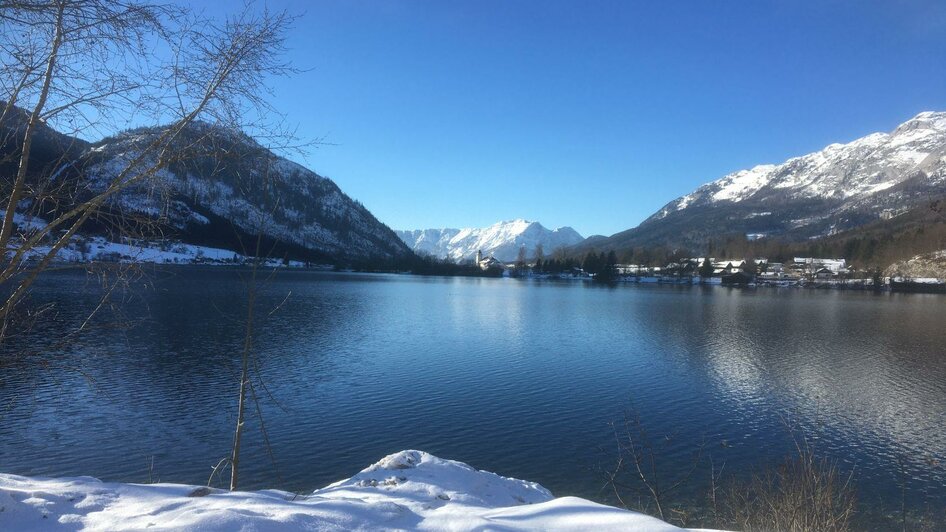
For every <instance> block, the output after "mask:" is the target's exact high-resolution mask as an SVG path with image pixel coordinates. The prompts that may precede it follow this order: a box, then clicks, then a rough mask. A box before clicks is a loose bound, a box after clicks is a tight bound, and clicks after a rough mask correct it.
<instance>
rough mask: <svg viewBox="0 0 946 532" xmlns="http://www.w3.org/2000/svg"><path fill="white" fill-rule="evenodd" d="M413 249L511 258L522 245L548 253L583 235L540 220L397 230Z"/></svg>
mask: <svg viewBox="0 0 946 532" xmlns="http://www.w3.org/2000/svg"><path fill="white" fill-rule="evenodd" d="M396 233H397V235H398V236H399V237H400V238H401V240H403V241H404V242H405V243H406V244H407V245H408V246H409V247H410V248H411V249H413V250H414V252H415V253H418V254H425V255H431V256H434V257H438V258H449V259H452V260H455V261H461V260H467V259H472V258H474V257H475V256H476V252H477V251H482V252H483V254H484V255H493V256H494V257H496V258H497V259H499V260H501V261H506V262H510V261H514V260H516V256H517V255H518V254H519V249H520V248H521V247H523V246H525V248H526V252H527V254H528V256H529V257H532V256H533V253H534V252H535V247H536V245H537V244H542V248H543V249H544V252H545V253H546V254H547V255H548V254H551V253H552V252H553V251H554V250H555V249H557V248H560V247H565V246H572V245H575V244H577V243H579V242H581V241H582V240H584V238H583V237H582V236H581V235H580V234H578V232H577V231H575V230H574V229H572V228H571V227H559V228H558V229H555V230H549V229H546V228H545V227H543V226H542V224H540V223H539V222H530V221H527V220H522V219H519V220H512V221H508V222H498V223H495V224H493V225H491V226H489V227H484V228H479V229H419V230H415V231H396Z"/></svg>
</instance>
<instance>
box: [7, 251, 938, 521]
mask: <svg viewBox="0 0 946 532" xmlns="http://www.w3.org/2000/svg"><path fill="white" fill-rule="evenodd" d="M96 292H97V289H96V287H95V285H92V284H87V283H84V282H83V278H82V277H80V276H77V275H74V274H61V275H52V276H49V277H48V278H46V279H45V280H44V281H43V283H42V285H41V286H40V289H39V291H38V293H37V298H38V299H40V300H43V299H45V300H55V301H58V302H59V310H58V314H57V315H56V318H55V320H54V321H52V322H50V323H48V324H46V325H44V330H43V331H42V333H43V334H42V335H39V336H34V337H32V338H30V339H29V342H30V345H31V346H33V347H35V346H37V345H39V344H40V343H41V342H44V341H45V342H50V341H52V339H54V338H56V337H58V336H59V335H60V334H61V332H62V331H65V330H67V327H68V326H69V325H70V324H73V323H74V322H75V320H77V319H81V317H82V316H83V311H84V310H85V309H86V308H87V305H88V304H89V303H91V302H92V301H94V300H95V296H96ZM288 293H291V296H290V298H289V299H288V301H287V302H286V304H285V305H283V306H282V307H280V308H279V310H278V312H276V313H275V314H273V315H272V316H270V317H269V318H267V319H265V321H264V322H263V323H262V324H261V326H260V329H259V337H258V341H257V345H258V349H259V356H260V371H261V376H262V381H263V382H264V383H265V385H266V391H265V393H263V394H262V395H263V397H262V398H261V403H262V408H263V413H264V416H265V422H266V428H267V429H268V434H269V438H270V441H271V444H272V449H273V454H274V456H275V458H276V464H275V466H274V465H273V464H272V463H270V461H269V460H268V458H267V457H266V456H267V455H266V452H265V448H264V445H263V440H262V438H261V436H260V431H259V426H258V425H259V424H258V420H255V419H254V420H252V422H253V423H255V424H256V426H254V427H251V428H250V430H249V435H248V438H247V439H248V441H247V442H246V443H245V449H246V452H247V453H249V454H247V455H246V456H249V457H250V458H248V459H246V460H244V467H245V468H246V469H245V470H244V472H243V473H242V474H241V477H242V478H243V479H244V482H246V487H247V488H250V487H264V486H266V487H268V486H280V487H283V488H285V489H293V490H306V489H312V488H315V487H319V486H322V485H324V484H327V483H329V482H331V481H334V480H338V479H339V478H342V477H346V476H349V475H350V474H352V473H354V472H355V471H357V470H358V469H360V468H361V467H364V466H365V465H367V464H369V463H371V462H373V461H374V460H376V459H377V458H378V457H380V456H382V455H384V454H387V453H390V452H393V451H396V450H400V449H405V448H420V449H425V450H428V451H430V452H433V453H435V454H439V455H442V456H445V457H450V458H455V459H458V460H463V461H466V462H469V463H471V464H473V465H474V466H478V467H481V468H487V469H491V470H495V471H498V472H501V473H503V474H505V475H510V476H517V477H521V478H528V479H530V480H535V481H538V482H540V483H542V484H544V485H545V486H547V487H549V488H550V489H552V490H553V492H555V493H557V494H559V495H565V494H575V495H581V496H585V497H589V498H593V499H599V500H607V494H606V493H602V492H601V490H600V488H601V482H600V478H599V477H598V476H597V474H596V473H594V471H593V470H592V468H593V466H594V465H595V464H596V463H597V462H599V461H602V460H604V459H606V457H604V456H603V455H601V454H600V453H599V452H598V451H597V449H598V448H599V447H600V446H603V445H606V444H607V442H608V438H609V428H608V422H609V421H612V420H615V419H617V418H620V417H621V415H622V413H623V411H624V410H625V409H626V408H627V407H629V406H630V405H631V404H633V405H634V407H635V408H637V409H638V410H639V411H640V412H641V415H642V418H643V421H644V423H645V424H646V425H647V428H648V430H649V431H650V432H651V433H652V434H666V433H671V432H676V433H678V436H677V437H676V438H675V439H674V440H673V442H672V444H671V445H670V447H669V449H668V453H667V454H666V456H665V457H664V459H665V460H666V462H665V463H666V467H667V468H669V469H673V468H686V467H688V466H689V460H690V453H691V451H692V450H693V449H694V447H695V446H696V445H697V444H698V442H699V441H701V440H702V439H706V440H707V441H709V442H717V441H725V442H727V445H726V446H725V447H724V446H713V447H711V454H713V457H714V460H716V461H718V462H722V461H726V463H727V464H729V465H728V467H729V469H730V470H731V471H740V470H741V471H747V470H749V469H751V468H753V467H759V466H761V465H765V464H770V463H773V462H774V461H776V460H778V459H779V458H780V457H781V456H782V455H783V454H784V453H786V452H788V451H789V449H790V445H791V438H790V437H789V435H788V434H787V431H786V429H785V426H784V424H785V421H784V420H786V419H790V420H791V422H792V423H796V424H797V426H798V427H799V428H800V429H802V430H803V431H804V433H805V434H806V436H807V437H809V438H810V439H811V441H812V442H814V445H815V446H816V448H817V449H818V450H820V451H822V452H824V453H828V454H830V455H831V456H833V457H835V458H837V459H839V460H841V461H842V462H843V464H844V465H845V468H846V469H848V470H853V471H854V473H855V478H856V480H857V482H858V487H859V488H860V490H861V499H862V500H864V501H865V505H866V506H869V505H872V503H874V502H876V501H877V500H878V499H884V500H886V501H888V503H889V502H890V501H894V500H895V501H896V502H895V503H894V504H895V505H896V504H899V496H900V495H899V493H900V488H899V487H898V485H897V479H898V470H899V466H898V465H897V464H898V462H901V461H902V462H903V464H904V469H905V470H906V472H907V474H908V476H909V478H910V480H909V481H908V484H907V486H906V488H907V491H908V493H909V500H910V502H911V503H912V504H914V506H915V507H916V508H917V509H919V510H922V509H923V508H924V507H926V505H930V506H931V507H934V508H936V507H943V506H946V487H944V486H946V470H944V465H943V464H944V463H946V430H944V429H943V427H944V426H946V354H944V346H946V326H944V325H946V299H944V298H943V297H942V296H924V295H913V294H911V295H896V294H894V295H891V294H884V295H874V294H867V293H847V292H836V291H825V292H812V291H801V290H785V291H779V290H757V291H753V290H737V289H727V288H721V287H713V288H701V287H657V286H619V287H601V286H591V285H585V284H581V283H537V282H528V281H526V282H522V281H516V280H509V279H505V280H504V279H445V278H418V277H407V276H394V275H345V274H325V273H307V272H283V273H280V274H279V275H277V276H276V277H275V278H274V279H273V280H272V281H271V282H270V283H269V284H268V285H267V286H266V288H265V292H264V294H263V296H262V303H261V306H262V307H264V308H273V307H276V306H278V305H279V303H280V302H281V301H282V300H283V299H284V298H285V296H286V294H288ZM244 305H245V294H244V286H243V285H242V284H241V282H240V277H239V274H238V273H237V272H233V271H227V270H206V269H186V268H180V269H172V270H168V271H167V272H164V273H162V274H159V275H157V278H156V280H155V282H154V286H153V288H149V289H143V290H140V291H137V292H136V294H135V297H134V298H133V299H132V301H131V302H130V303H129V304H128V305H126V306H125V308H124V310H125V311H126V313H127V314H126V315H125V319H130V320H140V323H139V324H138V325H137V326H136V327H133V328H130V329H128V330H117V329H110V328H105V329H98V330H95V331H94V333H92V334H89V335H86V336H84V337H82V338H81V340H80V341H77V342H70V343H68V344H67V346H66V348H64V349H61V350H59V351H58V352H57V353H55V356H52V357H49V358H47V359H46V360H47V361H49V362H50V363H51V366H50V367H49V368H48V369H43V368H41V367H39V366H37V365H32V366H27V367H17V368H16V369H15V370H6V374H4V375H2V380H0V404H2V405H12V406H6V407H5V409H4V411H3V414H2V415H3V419H2V423H0V470H2V471H5V472H13V473H21V474H32V475H94V476H98V477H101V478H105V479H108V480H123V481H138V482H142V481H147V480H148V475H149V467H150V464H151V462H152V459H153V462H154V474H155V476H156V477H159V478H160V479H162V480H164V481H174V482H193V483H201V482H206V479H207V476H208V475H209V472H210V467H211V466H212V465H213V464H215V463H216V462H217V461H218V460H219V459H220V458H221V457H222V456H224V455H226V453H227V446H228V444H229V442H230V431H231V429H232V426H233V423H234V416H235V404H234V402H233V400H232V399H233V398H234V397H235V394H236V386H235V383H236V377H235V375H236V357H237V354H238V353H239V347H240V340H241V338H242V332H243V325H242V323H243V322H242V315H243V311H244ZM103 323H105V324H107V323H108V320H107V319H105V320H103ZM77 369H78V370H79V371H77ZM701 489H702V486H701V485H700V482H699V481H695V482H694V485H693V486H692V487H691V492H692V494H694V495H695V494H697V493H699V492H700V490H701Z"/></svg>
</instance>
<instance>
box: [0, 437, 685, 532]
mask: <svg viewBox="0 0 946 532" xmlns="http://www.w3.org/2000/svg"><path fill="white" fill-rule="evenodd" d="M0 529H2V530H22V531H27V530H51V529H52V530H143V529H153V530H197V529H199V530H266V531H269V530H589V529H595V530H632V531H648V532H651V531H653V532H662V531H668V532H669V531H677V530H682V529H680V528H677V527H675V526H672V525H669V524H667V523H665V522H663V521H660V520H659V519H656V518H653V517H649V516H646V515H643V514H640V513H636V512H631V511H627V510H622V509H618V508H614V507H611V506H605V505H601V504H597V503H593V502H591V501H587V500H585V499H580V498H577V497H561V498H555V497H554V496H553V495H552V494H551V492H549V491H548V490H547V489H545V488H543V487H542V486H540V485H539V484H536V483H534V482H528V481H524V480H517V479H512V478H506V477H502V476H499V475H497V474H495V473H489V472H486V471H479V470H477V469H474V468H472V467H470V466H468V465H466V464H464V463H461V462H456V461H453V460H444V459H441V458H437V457H436V456H433V455H431V454H428V453H425V452H422V451H401V452H398V453H394V454H392V455H389V456H386V457H385V458H383V459H381V460H380V461H379V462H377V463H375V464H374V465H372V466H370V467H368V468H366V469H364V470H362V471H361V472H360V473H358V474H356V475H355V476H353V477H351V478H349V479H347V480H342V481H340V482H336V483H334V484H331V485H329V486H327V487H325V488H322V489H319V490H316V491H315V492H313V493H312V494H310V495H306V496H299V495H297V494H293V493H288V492H284V491H278V490H264V491H254V492H232V493H231V492H227V491H223V490H216V489H214V490H210V489H207V488H203V487H198V486H187V485H181V484H120V483H109V482H101V481H99V480H97V479H94V478H91V477H78V478H62V479H52V478H28V477H22V476H17V475H7V474H0Z"/></svg>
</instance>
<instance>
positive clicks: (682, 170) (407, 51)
mask: <svg viewBox="0 0 946 532" xmlns="http://www.w3.org/2000/svg"><path fill="white" fill-rule="evenodd" d="M267 4H268V5H269V6H270V7H271V8H277V9H282V8H284V9H287V10H289V11H290V12H292V13H297V14H300V15H301V18H300V19H299V20H298V21H297V23H296V25H295V28H294V30H293V31H292V33H291V34H290V36H289V42H288V43H287V44H288V46H289V48H290V50H289V55H288V59H289V60H290V61H291V62H293V63H294V64H295V65H296V66H298V67H301V68H305V69H308V70H307V71H306V72H304V73H302V74H300V75H297V76H294V77H292V78H290V79H287V80H278V81H277V82H276V85H275V88H276V92H275V98H276V99H275V102H274V103H275V106H276V107H277V108H279V109H281V110H283V111H284V112H286V113H287V114H288V115H289V120H290V122H292V123H296V124H298V126H299V131H298V132H299V134H300V135H301V136H302V137H303V138H306V139H314V138H324V140H325V141H326V142H327V143H329V144H328V145H324V146H321V147H319V148H317V149H314V150H312V151H311V153H310V154H309V156H308V157H307V158H306V159H305V160H303V161H301V162H304V164H306V165H307V166H308V167H310V168H312V169H313V170H315V171H317V172H319V173H320V174H322V175H325V176H327V177H330V178H332V179H333V180H334V181H335V182H336V183H338V184H339V186H340V187H341V188H342V190H344V191H345V192H346V193H348V194H349V195H350V196H352V197H354V198H356V199H358V200H360V201H362V202H363V203H364V204H365V205H366V206H367V207H368V208H369V209H370V210H371V211H372V212H373V213H374V214H375V215H376V216H377V217H378V218H379V219H380V220H381V221H383V222H385V223H387V224H388V225H389V226H391V227H393V228H395V229H408V228H427V227H469V226H485V225H488V224H491V223H493V222H496V221H498V220H503V219H512V218H527V219H533V220H538V221H541V222H542V223H543V224H544V225H546V226H548V227H558V226H561V225H570V226H572V227H574V228H576V229H577V230H578V231H579V232H581V233H582V234H583V235H586V236H588V235H591V234H612V233H615V232H617V231H621V230H624V229H628V228H630V227H633V226H635V225H637V224H638V223H639V222H640V221H642V220H643V219H644V218H646V217H647V216H648V215H650V214H651V213H653V212H654V211H655V210H657V209H658V208H660V207H661V206H662V205H663V204H665V203H666V202H668V201H670V200H672V199H674V198H675V197H677V196H680V195H682V194H685V193H687V192H689V191H691V190H692V189H694V188H696V187H697V186H699V185H700V184H702V183H704V182H707V181H711V180H713V179H716V178H718V177H721V176H722V175H724V174H726V173H728V172H731V171H735V170H738V169H742V168H747V167H751V166H754V165H756V164H762V163H772V162H781V161H783V160H785V159H787V158H789V157H792V156H796V155H802V154H805V153H808V152H811V151H815V150H818V149H820V148H822V147H823V146H825V145H827V144H830V143H832V142H845V141H850V140H853V139H855V138H857V137H860V136H863V135H866V134H868V133H871V132H874V131H888V130H891V129H893V128H894V127H895V126H896V125H897V124H898V123H900V122H903V121H905V120H907V119H909V118H910V117H912V116H913V115H915V114H916V113H918V112H920V111H924V110H946V2H942V1H941V0H929V1H921V0H885V1H870V0H866V1H865V0H811V1H797V0H784V1H763V0H751V1H698V0H694V1H674V2H669V1H668V2H663V1H661V2H656V1H655V2H643V1H641V2H636V1H630V0H628V1H613V2H612V1H586V2H579V1H577V0H576V1H571V2H565V1H549V0H544V1H525V0H475V1H473V0H471V1H462V2H461V1H449V2H448V1H442V0H318V1H311V2H309V1H301V0H300V1H285V2H284V1H277V0H270V1H269V2H267ZM214 9H218V8H217V7H212V8H209V10H214Z"/></svg>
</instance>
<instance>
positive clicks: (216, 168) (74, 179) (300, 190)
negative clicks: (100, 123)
mask: <svg viewBox="0 0 946 532" xmlns="http://www.w3.org/2000/svg"><path fill="white" fill-rule="evenodd" d="M25 116H26V114H25V113H24V112H23V111H22V110H19V109H17V110H15V112H14V113H13V114H12V115H11V118H10V119H9V120H7V121H5V122H4V124H3V125H2V127H3V128H4V129H5V130H7V132H10V131H14V130H15V131H17V133H19V130H22V129H23V127H24V126H23V121H24V120H25ZM162 131H163V130H162V129H160V128H143V129H137V130H131V131H126V132H123V133H121V134H118V135H115V136H113V137H109V138H106V139H103V140H101V141H98V142H94V143H88V142H84V141H81V140H79V139H76V138H73V137H71V136H68V135H64V134H61V133H58V132H56V131H55V130H53V129H52V128H51V127H49V126H47V125H45V124H42V125H41V126H40V127H39V129H38V130H37V134H36V138H35V139H34V141H35V142H34V150H33V153H32V157H31V161H32V162H31V165H30V168H31V172H33V175H31V176H29V179H30V180H31V182H32V183H35V185H34V186H36V187H37V188H40V189H42V188H45V189H49V191H50V195H49V196H48V197H45V196H44V199H43V201H44V204H43V205H38V204H35V202H33V203H30V202H23V205H21V207H20V209H21V213H22V214H24V215H28V216H34V217H42V218H46V219H50V218H53V217H54V215H55V214H56V213H61V212H63V211H65V210H67V209H68V208H69V207H70V206H72V205H74V203H75V202H81V201H86V200H88V199H89V198H90V197H92V196H93V195H94V194H96V193H98V192H101V191H102V190H104V189H105V188H106V187H107V186H108V184H109V183H110V182H112V181H113V180H114V179H115V177H116V176H117V175H120V173H121V172H122V171H123V170H124V169H126V168H127V167H128V166H129V162H130V161H133V160H135V159H136V157H137V156H138V154H140V153H141V152H142V148H143V147H144V146H148V145H149V144H152V143H153V142H154V141H155V139H156V138H158V137H159V135H160V134H161V133H162ZM0 133H3V131H0ZM15 138H16V134H14V135H0V171H4V172H12V171H14V169H13V167H12V166H11V164H12V162H15V161H16V160H17V158H16V150H18V149H19V148H18V145H17V144H16V142H13V141H11V139H15ZM165 148H166V150H167V151H169V152H172V153H174V154H175V156H174V158H173V160H172V161H171V162H170V164H168V165H166V166H164V167H163V168H162V169H161V170H159V171H158V172H157V174H156V175H154V176H153V177H150V178H148V179H145V180H142V181H140V182H138V183H137V184H135V185H134V186H132V187H129V188H127V189H125V190H124V191H122V193H121V194H120V195H117V196H112V197H111V199H110V200H109V202H108V203H107V204H106V205H105V210H106V213H104V215H103V216H98V217H94V219H93V220H90V221H89V223H87V224H86V226H84V228H83V230H84V231H88V232H89V235H90V236H91V235H93V234H94V235H100V236H104V235H105V234H106V233H108V232H109V231H110V230H111V229H114V228H115V227H116V226H118V225H122V224H125V225H136V226H138V227H141V226H145V225H148V224H150V223H151V222H154V221H158V222H160V223H159V224H158V225H157V226H156V231H154V232H155V233H157V235H156V236H159V237H161V239H164V237H171V238H174V239H178V240H181V241H183V242H184V243H187V244H194V245H198V246H207V247H214V248H224V249H227V250H230V251H234V252H241V251H243V249H244V247H245V246H251V245H252V244H253V243H254V242H255V240H256V239H255V237H256V236H257V235H258V234H262V235H263V237H264V238H265V239H266V240H265V242H263V243H262V245H263V246H264V249H265V250H266V251H268V252H269V253H271V254H273V255H277V256H286V255H289V256H292V257H295V258H299V259H306V260H315V261H320V262H336V261H338V262H355V261H373V260H374V261H377V260H384V261H387V260H390V259H401V258H409V257H410V256H411V252H410V250H409V249H408V247H407V246H406V245H404V243H403V242H402V241H401V240H400V239H399V238H398V237H397V236H396V235H395V234H394V232H393V231H391V229H390V228H388V227H387V226H385V225H384V224H382V223H381V222H379V221H378V220H377V219H376V218H375V217H374V216H373V215H372V214H371V213H370V212H369V211H368V210H367V209H366V208H365V207H364V206H363V205H361V204H360V203H359V202H357V201H355V200H353V199H352V198H350V197H348V196H347V195H346V194H345V193H343V192H342V191H341V190H340V189H339V187H338V186H337V185H336V184H335V183H334V182H332V181H331V180H330V179H328V178H325V177H322V176H320V175H318V174H316V173H315V172H312V171H311V170H308V169H307V168H305V167H303V166H301V165H299V164H296V163H294V162H292V161H289V160H288V159H286V158H284V157H281V156H279V155H277V154H275V153H274V152H272V151H270V150H269V149H267V148H266V147H264V146H262V145H260V144H259V143H257V142H256V141H255V140H254V139H252V138H250V137H249V136H247V135H245V134H244V133H242V132H240V131H233V130H228V129H225V128H222V127H218V126H214V125H211V124H207V123H202V122H196V123H192V124H190V125H189V126H188V127H187V128H185V129H184V130H183V131H182V132H181V134H180V135H178V136H177V137H176V138H175V140H174V141H173V142H172V143H171V144H170V145H168V146H166V147H165ZM11 152H12V154H13V155H14V156H13V157H7V158H5V157H3V155H5V154H9V153H11ZM149 153H151V154H152V155H151V156H150V157H146V158H144V160H142V161H140V162H139V163H138V165H137V166H136V170H144V169H145V168H148V167H149V166H151V165H152V164H153V163H154V161H155V157H157V152H156V151H155V150H150V151H149ZM11 161H12V162H11ZM130 175H135V172H132V173H131V174H130ZM50 183H52V184H55V185H57V186H49V184H50ZM115 213H120V214H121V216H118V217H113V216H111V215H112V214H115ZM132 219H133V220H132ZM168 230H170V231H171V233H170V234H167V233H166V231H168ZM114 236H115V235H112V237H113V238H114Z"/></svg>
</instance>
